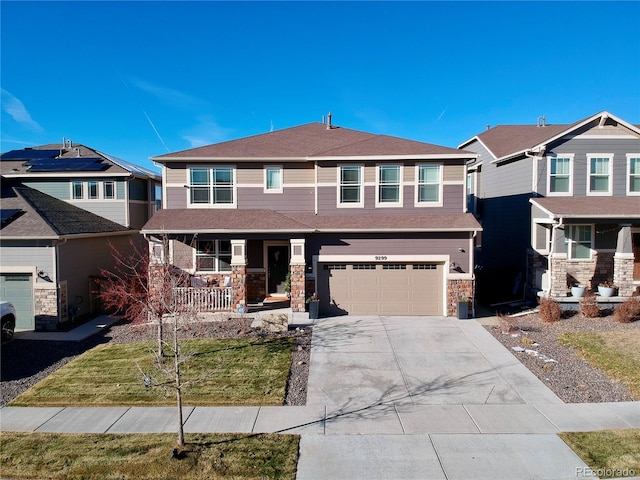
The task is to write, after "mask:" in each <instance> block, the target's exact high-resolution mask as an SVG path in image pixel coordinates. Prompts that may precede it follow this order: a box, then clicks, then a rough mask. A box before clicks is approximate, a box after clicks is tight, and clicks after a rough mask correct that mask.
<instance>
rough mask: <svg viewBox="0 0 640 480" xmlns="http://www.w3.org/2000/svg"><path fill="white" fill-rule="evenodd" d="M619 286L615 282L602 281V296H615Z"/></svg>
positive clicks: (599, 287)
mask: <svg viewBox="0 0 640 480" xmlns="http://www.w3.org/2000/svg"><path fill="white" fill-rule="evenodd" d="M617 288H618V287H616V286H615V285H614V283H613V282H609V281H606V282H600V283H599V284H598V293H599V294H600V296H601V297H613V296H614V295H615V293H616V289H617Z"/></svg>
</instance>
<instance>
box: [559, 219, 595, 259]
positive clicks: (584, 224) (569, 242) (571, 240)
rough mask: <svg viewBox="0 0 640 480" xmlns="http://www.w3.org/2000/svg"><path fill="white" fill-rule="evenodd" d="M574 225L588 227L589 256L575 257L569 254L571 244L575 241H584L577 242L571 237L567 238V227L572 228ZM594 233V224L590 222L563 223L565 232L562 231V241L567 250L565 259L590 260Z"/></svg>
mask: <svg viewBox="0 0 640 480" xmlns="http://www.w3.org/2000/svg"><path fill="white" fill-rule="evenodd" d="M574 227H589V231H590V233H591V235H590V239H589V258H577V257H574V256H572V255H571V250H572V249H571V245H572V244H575V243H584V242H577V241H575V240H573V239H571V238H569V236H568V235H567V230H566V229H567V228H569V229H573V228H574ZM595 234H596V229H595V225H594V224H592V223H576V224H573V223H572V224H565V232H564V243H565V246H566V250H567V260H576V261H581V260H582V261H584V260H592V259H593V252H594V250H593V246H594V243H595Z"/></svg>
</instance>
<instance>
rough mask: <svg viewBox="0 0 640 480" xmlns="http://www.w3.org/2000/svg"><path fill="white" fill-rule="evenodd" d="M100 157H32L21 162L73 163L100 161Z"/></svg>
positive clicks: (40, 163) (25, 164) (27, 164)
mask: <svg viewBox="0 0 640 480" xmlns="http://www.w3.org/2000/svg"><path fill="white" fill-rule="evenodd" d="M101 162H102V159H101V158H94V157H73V158H34V159H31V160H28V161H26V162H24V163H23V165H24V166H29V165H62V164H63V163H64V164H68V165H71V164H73V163H78V164H79V163H101Z"/></svg>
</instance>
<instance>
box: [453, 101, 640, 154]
mask: <svg viewBox="0 0 640 480" xmlns="http://www.w3.org/2000/svg"><path fill="white" fill-rule="evenodd" d="M607 119H611V120H612V121H614V122H616V123H618V124H620V125H623V126H624V127H626V128H628V129H629V130H631V131H632V132H635V133H637V134H638V135H640V128H638V127H637V126H636V125H633V124H630V123H627V122H625V121H624V120H622V119H620V118H618V117H616V116H615V115H613V114H611V113H609V112H606V111H602V112H599V113H596V114H595V115H592V116H590V117H587V118H584V119H582V120H579V121H577V122H575V123H572V124H558V125H497V126H495V127H493V128H491V129H489V130H487V131H485V132H482V133H480V134H478V135H476V136H474V137H472V138H470V139H469V140H467V141H465V142H463V143H461V144H460V145H459V147H458V148H463V147H466V146H468V145H469V144H471V143H472V142H474V141H477V142H480V143H481V144H482V145H483V146H484V147H485V148H486V149H487V150H488V151H489V153H490V154H491V155H492V156H493V158H494V160H493V162H501V161H505V160H509V159H512V158H515V157H518V156H522V155H524V154H525V153H529V152H537V151H541V150H542V149H544V148H546V147H547V145H549V144H550V143H552V142H554V141H556V140H558V139H560V138H562V137H564V136H566V135H569V134H571V133H574V132H576V131H577V130H578V129H580V128H582V127H584V126H585V125H588V124H589V123H592V122H595V121H596V120H600V121H601V122H604V121H606V120H607Z"/></svg>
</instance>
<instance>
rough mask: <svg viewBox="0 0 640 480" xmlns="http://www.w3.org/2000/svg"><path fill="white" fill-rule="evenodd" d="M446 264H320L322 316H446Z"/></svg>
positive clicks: (319, 280)
mask: <svg viewBox="0 0 640 480" xmlns="http://www.w3.org/2000/svg"><path fill="white" fill-rule="evenodd" d="M443 272H444V264H443V263H319V264H318V270H317V291H318V296H319V298H320V312H321V314H322V315H329V316H331V315H341V314H349V315H443V304H444V292H443V289H444V273H443Z"/></svg>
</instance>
